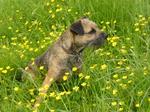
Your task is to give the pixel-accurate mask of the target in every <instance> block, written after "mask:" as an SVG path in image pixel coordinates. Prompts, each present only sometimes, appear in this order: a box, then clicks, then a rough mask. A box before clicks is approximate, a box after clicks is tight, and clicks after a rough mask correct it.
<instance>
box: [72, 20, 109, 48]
mask: <svg viewBox="0 0 150 112" xmlns="http://www.w3.org/2000/svg"><path fill="white" fill-rule="evenodd" d="M70 31H71V33H73V35H74V42H75V44H77V45H79V46H83V45H88V46H89V45H90V46H101V45H102V44H103V43H104V41H105V39H106V38H107V34H106V33H104V32H102V31H101V30H100V29H99V28H98V26H97V25H96V23H94V22H93V21H90V20H89V19H88V18H82V19H80V20H78V21H76V22H75V23H73V24H72V25H71V27H70Z"/></svg>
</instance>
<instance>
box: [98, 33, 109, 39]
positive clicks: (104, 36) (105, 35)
mask: <svg viewBox="0 0 150 112" xmlns="http://www.w3.org/2000/svg"><path fill="white" fill-rule="evenodd" d="M99 37H100V38H104V39H106V38H107V37H108V34H106V33H104V32H102V33H100V35H99Z"/></svg>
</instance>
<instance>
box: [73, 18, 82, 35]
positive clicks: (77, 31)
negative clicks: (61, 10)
mask: <svg viewBox="0 0 150 112" xmlns="http://www.w3.org/2000/svg"><path fill="white" fill-rule="evenodd" d="M70 31H71V32H73V33H75V34H78V35H83V34H84V29H83V26H82V23H81V21H77V22H75V23H73V24H72V25H71V27H70Z"/></svg>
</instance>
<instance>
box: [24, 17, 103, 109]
mask: <svg viewBox="0 0 150 112" xmlns="http://www.w3.org/2000/svg"><path fill="white" fill-rule="evenodd" d="M105 38H106V34H105V33H103V32H101V31H100V30H99V29H98V27H97V25H96V24H95V23H94V22H92V21H90V20H89V19H87V18H83V19H80V20H78V21H77V22H75V23H73V24H72V25H71V26H70V27H69V28H68V29H67V30H66V31H65V32H64V33H63V34H62V35H61V37H60V38H59V39H58V41H56V42H55V43H54V44H53V46H52V47H50V48H49V49H48V50H47V51H46V52H45V53H44V54H43V55H41V56H40V57H38V58H36V59H35V61H34V64H30V65H29V66H28V68H27V69H26V71H27V72H29V73H30V74H31V75H32V77H35V73H36V71H37V67H40V66H44V68H45V69H46V70H47V71H48V73H47V75H46V78H45V79H44V82H43V84H42V88H43V89H42V90H41V91H40V94H46V92H47V89H48V88H49V86H50V85H51V83H52V80H54V81H56V80H59V79H61V78H62V77H63V75H64V74H65V72H66V71H71V69H72V67H73V66H76V67H77V68H78V69H81V66H82V60H81V57H82V51H83V50H84V48H86V47H87V46H91V45H96V46H97V45H98V46H99V45H101V44H102V43H103V41H104V40H105ZM41 101H42V96H39V97H37V100H36V103H35V107H36V106H37V104H39V103H40V102H41Z"/></svg>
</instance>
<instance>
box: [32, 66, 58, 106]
mask: <svg viewBox="0 0 150 112" xmlns="http://www.w3.org/2000/svg"><path fill="white" fill-rule="evenodd" d="M58 73H59V71H56V70H55V68H54V69H53V68H51V69H49V70H48V74H47V76H46V77H45V79H44V81H43V84H42V87H41V88H40V89H39V96H38V97H37V98H36V102H35V104H34V107H33V109H37V108H38V106H40V103H41V102H42V101H43V100H44V98H45V96H46V94H47V91H48V88H49V87H50V85H51V84H52V82H53V81H55V80H56V78H57V76H58V75H59V74H58Z"/></svg>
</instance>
